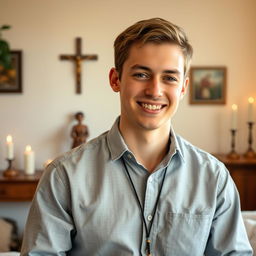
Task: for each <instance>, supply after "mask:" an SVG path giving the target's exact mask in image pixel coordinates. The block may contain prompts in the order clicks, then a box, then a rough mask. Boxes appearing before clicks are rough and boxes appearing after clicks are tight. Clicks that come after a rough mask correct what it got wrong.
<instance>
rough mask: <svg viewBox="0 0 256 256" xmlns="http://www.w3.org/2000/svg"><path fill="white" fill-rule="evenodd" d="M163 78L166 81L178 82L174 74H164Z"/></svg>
mask: <svg viewBox="0 0 256 256" xmlns="http://www.w3.org/2000/svg"><path fill="white" fill-rule="evenodd" d="M163 80H164V81H166V82H168V83H172V82H178V79H177V78H176V77H174V76H164V77H163Z"/></svg>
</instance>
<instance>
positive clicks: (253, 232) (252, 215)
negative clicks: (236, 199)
mask: <svg viewBox="0 0 256 256" xmlns="http://www.w3.org/2000/svg"><path fill="white" fill-rule="evenodd" d="M242 214H243V219H244V225H245V228H246V232H247V235H248V238H249V240H250V243H251V246H252V248H253V251H254V253H255V252H256V211H251V212H243V213H242Z"/></svg>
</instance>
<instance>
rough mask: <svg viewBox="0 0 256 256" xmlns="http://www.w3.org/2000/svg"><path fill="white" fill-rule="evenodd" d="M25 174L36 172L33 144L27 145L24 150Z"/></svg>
mask: <svg viewBox="0 0 256 256" xmlns="http://www.w3.org/2000/svg"><path fill="white" fill-rule="evenodd" d="M24 164H25V174H27V175H32V174H34V173H35V153H34V152H33V151H32V148H31V146H29V145H28V146H26V150H25V152H24Z"/></svg>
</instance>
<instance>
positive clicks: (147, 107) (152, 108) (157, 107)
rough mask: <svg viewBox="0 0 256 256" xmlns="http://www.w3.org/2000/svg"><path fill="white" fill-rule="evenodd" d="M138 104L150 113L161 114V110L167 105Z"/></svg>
mask: <svg viewBox="0 0 256 256" xmlns="http://www.w3.org/2000/svg"><path fill="white" fill-rule="evenodd" d="M138 104H139V105H140V106H141V107H142V108H143V109H144V110H146V111H149V112H159V111H161V109H163V108H164V107H165V106H166V104H160V103H157V104H156V103H145V102H138Z"/></svg>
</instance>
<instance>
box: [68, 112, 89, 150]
mask: <svg viewBox="0 0 256 256" xmlns="http://www.w3.org/2000/svg"><path fill="white" fill-rule="evenodd" d="M75 118H76V120H77V121H78V124H77V125H75V126H73V128H72V132H71V137H72V138H73V140H74V141H73V145H72V148H75V147H77V146H79V145H81V144H83V143H86V140H87V138H88V136H89V131H88V127H87V126H86V125H83V124H82V121H83V119H84V113H83V112H77V113H76V114H75Z"/></svg>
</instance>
